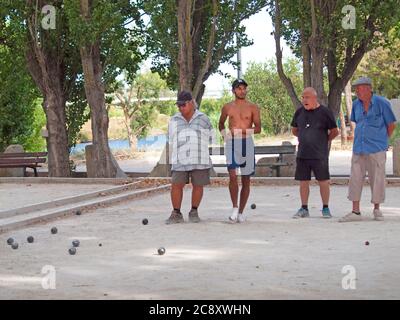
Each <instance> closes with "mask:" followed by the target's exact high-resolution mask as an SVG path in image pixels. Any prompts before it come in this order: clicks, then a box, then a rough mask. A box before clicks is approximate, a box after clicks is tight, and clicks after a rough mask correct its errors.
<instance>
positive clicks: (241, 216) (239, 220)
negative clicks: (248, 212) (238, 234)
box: [237, 213, 246, 223]
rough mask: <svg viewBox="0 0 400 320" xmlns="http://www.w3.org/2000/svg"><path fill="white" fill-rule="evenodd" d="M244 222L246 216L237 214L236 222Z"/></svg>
mask: <svg viewBox="0 0 400 320" xmlns="http://www.w3.org/2000/svg"><path fill="white" fill-rule="evenodd" d="M245 221H246V216H245V215H244V213H239V215H238V218H237V222H239V223H243V222H245Z"/></svg>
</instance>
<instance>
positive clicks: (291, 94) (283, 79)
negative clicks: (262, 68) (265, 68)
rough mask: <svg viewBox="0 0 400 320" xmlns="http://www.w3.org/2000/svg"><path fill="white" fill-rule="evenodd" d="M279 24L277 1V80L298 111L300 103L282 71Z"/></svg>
mask: <svg viewBox="0 0 400 320" xmlns="http://www.w3.org/2000/svg"><path fill="white" fill-rule="evenodd" d="M281 24H282V18H281V14H280V6H279V1H278V0H275V21H274V27H275V31H274V38H275V55H276V67H277V71H278V75H279V78H280V79H281V82H282V83H283V85H284V86H285V88H286V91H287V93H288V95H289V97H290V99H291V100H292V103H293V106H294V107H295V109H299V108H301V107H302V104H301V101H300V100H299V98H298V97H297V94H296V91H295V90H294V86H293V83H292V80H290V78H288V77H287V76H286V74H285V71H284V70H283V62H282V49H281V36H282V33H281Z"/></svg>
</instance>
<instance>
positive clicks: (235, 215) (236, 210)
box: [229, 208, 239, 223]
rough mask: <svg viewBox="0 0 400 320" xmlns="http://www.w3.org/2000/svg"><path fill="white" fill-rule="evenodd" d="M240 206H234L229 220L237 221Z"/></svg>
mask: <svg viewBox="0 0 400 320" xmlns="http://www.w3.org/2000/svg"><path fill="white" fill-rule="evenodd" d="M238 214H239V208H232V213H231V215H230V216H229V221H230V222H232V223H236V222H237V219H238Z"/></svg>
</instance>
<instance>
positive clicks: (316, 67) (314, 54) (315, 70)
mask: <svg viewBox="0 0 400 320" xmlns="http://www.w3.org/2000/svg"><path fill="white" fill-rule="evenodd" d="M310 3H311V21H312V34H311V37H310V39H309V42H308V45H309V47H310V50H311V61H312V65H311V86H312V87H313V88H314V89H315V90H316V91H317V94H318V100H319V101H320V103H322V104H324V105H326V104H327V102H328V99H327V96H326V93H325V89H324V58H325V53H326V51H325V49H324V47H323V36H322V34H321V32H320V28H319V26H318V21H317V17H316V10H315V4H314V0H310Z"/></svg>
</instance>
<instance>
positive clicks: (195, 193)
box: [192, 185, 204, 208]
mask: <svg viewBox="0 0 400 320" xmlns="http://www.w3.org/2000/svg"><path fill="white" fill-rule="evenodd" d="M203 190H204V188H203V186H195V185H193V190H192V208H198V207H199V205H200V202H201V199H202V198H203Z"/></svg>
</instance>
